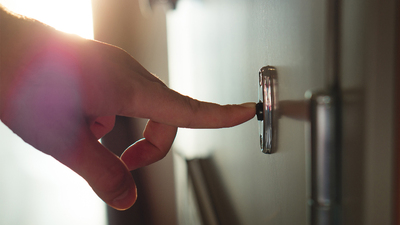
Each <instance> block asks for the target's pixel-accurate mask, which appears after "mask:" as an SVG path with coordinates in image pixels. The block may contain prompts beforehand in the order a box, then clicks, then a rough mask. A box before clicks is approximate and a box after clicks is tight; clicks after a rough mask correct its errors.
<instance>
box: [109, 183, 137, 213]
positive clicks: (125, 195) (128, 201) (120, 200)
mask: <svg viewBox="0 0 400 225" xmlns="http://www.w3.org/2000/svg"><path fill="white" fill-rule="evenodd" d="M136 200H137V188H136V186H134V187H130V188H127V189H126V190H125V191H124V192H122V194H120V195H119V196H117V197H116V198H114V200H112V202H111V203H109V204H108V205H109V206H111V207H113V208H114V209H116V210H119V211H123V210H127V209H129V208H130V207H132V206H133V205H134V204H135V202H136Z"/></svg>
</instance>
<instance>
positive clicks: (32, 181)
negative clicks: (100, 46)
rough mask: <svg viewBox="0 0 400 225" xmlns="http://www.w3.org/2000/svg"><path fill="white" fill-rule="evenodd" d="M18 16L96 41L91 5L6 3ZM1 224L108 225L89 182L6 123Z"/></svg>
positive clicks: (51, 0) (0, 145) (0, 132)
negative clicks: (26, 141) (40, 149)
mask: <svg viewBox="0 0 400 225" xmlns="http://www.w3.org/2000/svg"><path fill="white" fill-rule="evenodd" d="M0 4H2V5H3V6H4V7H6V8H8V9H9V10H10V11H13V12H15V13H18V14H21V15H24V16H27V17H30V18H34V19H37V20H39V21H41V22H43V23H46V24H48V25H50V26H52V27H54V28H56V29H58V30H61V31H64V32H68V33H73V34H77V35H79V36H81V37H84V38H88V39H93V19H92V9H91V0H34V1H33V0H0ZM0 180H1V185H0V224H40V225H53V224H57V225H70V224H74V225H105V224H107V217H106V206H105V203H104V202H103V201H102V200H101V199H100V198H99V197H98V196H97V195H96V194H95V193H94V192H93V190H92V189H91V188H90V186H89V185H88V184H87V182H86V181H85V180H84V179H82V178H81V177H80V176H78V175H77V174H76V173H74V172H73V171H72V170H70V169H69V168H67V167H66V166H64V165H62V164H61V163H59V162H58V161H56V160H55V159H54V158H52V157H50V156H48V155H45V154H43V153H42V152H40V151H38V150H36V149H34V148H33V147H32V146H30V145H28V144H27V143H25V142H24V141H23V140H22V139H21V138H19V137H18V136H17V135H15V134H14V133H13V132H12V131H11V130H10V129H8V127H6V126H5V125H4V124H3V123H1V122H0Z"/></svg>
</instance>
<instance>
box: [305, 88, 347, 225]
mask: <svg viewBox="0 0 400 225" xmlns="http://www.w3.org/2000/svg"><path fill="white" fill-rule="evenodd" d="M310 100H311V102H310V105H311V142H312V143H311V224H312V225H334V224H338V221H339V214H338V212H339V210H338V209H339V205H340V201H339V199H340V191H339V190H340V174H339V173H340V170H339V169H338V163H337V162H338V160H340V154H339V151H338V142H337V140H338V132H337V129H338V126H337V121H336V119H335V118H337V108H336V104H337V99H336V98H335V96H334V95H332V94H331V93H329V92H327V93H322V92H321V93H316V94H313V95H312V97H311V99H310Z"/></svg>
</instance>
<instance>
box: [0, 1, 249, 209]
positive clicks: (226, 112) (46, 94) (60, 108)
mask: <svg viewBox="0 0 400 225" xmlns="http://www.w3.org/2000/svg"><path fill="white" fill-rule="evenodd" d="M0 8H1V6H0ZM116 115H121V116H127V117H138V118H147V119H149V121H148V124H147V126H146V128H145V130H144V133H143V137H144V138H143V139H142V140H140V141H138V142H136V143H135V144H133V145H132V146H130V147H129V148H128V149H126V150H125V152H124V153H123V154H122V156H120V157H119V156H116V155H115V154H113V153H112V152H110V151H109V150H108V149H106V148H105V147H104V146H103V145H101V144H100V143H99V141H98V139H99V138H101V137H102V136H104V135H105V134H106V133H108V132H109V131H110V130H111V129H112V128H113V126H114V120H115V116H116ZM254 115H255V103H246V104H243V105H225V106H221V105H218V104H214V103H206V102H200V101H197V100H194V99H192V98H190V97H187V96H183V95H181V94H179V93H177V92H175V91H173V90H171V89H169V88H168V87H167V86H166V85H165V84H164V83H163V82H162V81H160V80H159V79H158V78H157V77H156V76H154V75H152V74H151V73H150V72H148V71H147V70H146V69H145V68H143V67H142V66H141V65H140V64H139V63H138V62H137V61H136V60H135V59H133V58H132V57H131V56H130V55H129V54H128V53H127V52H125V51H124V50H122V49H120V48H117V47H115V46H111V45H108V44H105V43H101V42H97V41H93V40H86V39H83V38H80V37H77V36H74V35H69V34H65V33H62V32H59V31H56V30H55V29H53V28H51V27H48V26H46V25H44V24H42V23H40V22H38V21H35V20H32V19H27V18H23V17H21V16H18V15H13V14H11V13H9V12H6V10H5V9H4V8H1V9H0V119H1V120H2V122H3V123H4V124H6V125H7V126H8V127H9V128H10V129H11V130H13V132H14V133H16V134H17V135H19V136H20V137H21V138H22V139H23V140H24V141H26V142H27V143H29V144H31V145H32V146H34V147H35V148H37V149H38V150H40V151H42V152H44V153H46V154H49V155H51V156H53V157H54V158H55V159H57V160H58V161H60V162H61V163H63V164H65V165H66V166H68V167H70V168H71V169H72V170H74V171H75V172H76V173H78V174H79V175H80V176H82V177H83V178H84V179H86V181H87V182H88V183H89V185H90V186H91V187H92V188H93V190H94V191H95V192H96V193H97V195H98V196H99V197H100V198H102V199H103V200H104V201H105V202H106V203H107V204H108V205H110V206H111V207H114V208H115V209H119V210H124V209H127V208H129V207H131V206H132V205H133V204H134V202H135V201H136V197H137V193H136V186H135V182H134V180H133V178H132V176H131V175H130V173H129V171H130V170H134V169H137V168H139V167H142V166H146V165H149V164H151V163H153V162H156V161H158V160H160V159H162V158H163V157H164V156H165V155H166V154H167V153H168V151H169V149H170V147H171V145H172V143H173V141H174V138H175V135H176V132H177V128H178V127H187V128H222V127H231V126H235V125H238V124H241V123H243V122H245V121H247V120H249V119H251V118H253V117H254Z"/></svg>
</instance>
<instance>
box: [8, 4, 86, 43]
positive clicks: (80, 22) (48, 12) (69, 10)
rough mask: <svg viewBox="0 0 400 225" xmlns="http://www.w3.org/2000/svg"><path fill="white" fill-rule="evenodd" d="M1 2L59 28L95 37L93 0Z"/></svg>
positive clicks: (14, 10)
mask: <svg viewBox="0 0 400 225" xmlns="http://www.w3.org/2000/svg"><path fill="white" fill-rule="evenodd" d="M0 3H1V4H3V5H4V6H5V7H6V8H8V9H9V10H11V11H13V12H16V13H19V14H22V15H24V16H27V17H31V18H34V19H37V20H39V21H41V22H43V23H45V24H48V25H50V26H52V27H54V28H56V29H57V30H60V31H64V32H67V33H73V34H77V35H79V36H81V37H84V38H88V39H93V16H92V4H91V0H69V1H65V0H57V1H54V0H35V1H32V0H0Z"/></svg>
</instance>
